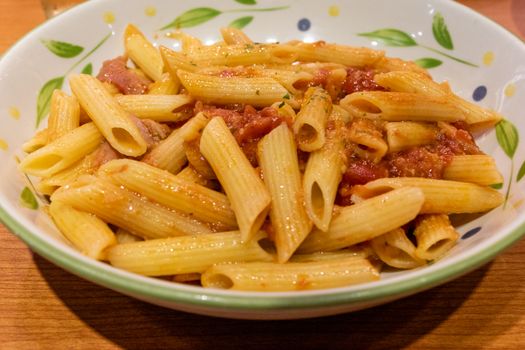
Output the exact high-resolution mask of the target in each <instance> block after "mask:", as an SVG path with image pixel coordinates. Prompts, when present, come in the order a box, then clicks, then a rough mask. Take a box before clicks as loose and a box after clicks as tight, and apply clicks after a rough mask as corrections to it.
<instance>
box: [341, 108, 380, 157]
mask: <svg viewBox="0 0 525 350" xmlns="http://www.w3.org/2000/svg"><path fill="white" fill-rule="evenodd" d="M346 138H347V139H348V140H349V141H351V142H353V143H355V145H356V146H357V147H355V149H354V152H355V153H356V154H357V155H358V156H359V157H360V158H362V159H367V160H370V161H372V162H374V163H377V162H379V161H380V160H381V159H382V158H383V156H384V155H385V154H386V152H387V151H388V145H387V143H386V141H385V140H384V139H383V133H382V130H381V129H379V128H378V127H376V126H375V125H374V123H373V122H372V121H371V120H368V119H365V118H355V119H354V121H353V122H352V123H351V124H350V127H349V128H348V134H347V137H346Z"/></svg>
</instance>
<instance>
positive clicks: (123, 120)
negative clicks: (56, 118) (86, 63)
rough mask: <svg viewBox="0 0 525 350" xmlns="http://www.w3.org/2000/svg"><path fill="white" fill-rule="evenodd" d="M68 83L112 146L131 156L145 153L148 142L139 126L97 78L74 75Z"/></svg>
mask: <svg viewBox="0 0 525 350" xmlns="http://www.w3.org/2000/svg"><path fill="white" fill-rule="evenodd" d="M69 83H70V85H71V90H72V91H73V93H74V94H75V96H76V97H77V99H78V101H79V102H80V105H81V106H82V108H83V109H84V110H85V111H86V112H87V113H88V114H89V117H90V118H91V119H92V120H93V122H94V123H95V124H96V125H97V127H98V128H99V130H100V132H101V133H102V134H103V135H104V137H105V138H106V140H108V142H109V143H110V144H111V146H113V148H115V149H116V150H117V151H119V152H120V153H122V154H124V155H126V156H131V157H138V156H140V155H142V154H144V153H145V152H146V150H147V148H148V145H147V143H146V141H145V140H144V137H143V136H142V134H141V133H140V130H139V128H138V127H137V125H136V124H135V123H134V122H133V121H132V120H131V118H130V116H129V113H127V112H126V111H124V110H123V109H122V108H121V107H120V106H119V104H118V103H117V102H116V101H115V99H114V98H113V96H111V95H110V94H109V93H108V92H107V90H106V89H104V87H103V85H102V83H101V82H100V81H99V80H98V79H97V78H95V77H92V76H90V75H86V74H79V75H73V76H71V78H70V79H69Z"/></svg>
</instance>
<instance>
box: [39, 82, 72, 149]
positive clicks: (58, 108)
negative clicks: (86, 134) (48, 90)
mask: <svg viewBox="0 0 525 350" xmlns="http://www.w3.org/2000/svg"><path fill="white" fill-rule="evenodd" d="M79 121H80V105H79V104H78V101H77V99H76V98H75V97H74V96H68V95H67V94H66V93H65V92H63V91H61V90H55V91H53V95H51V108H50V111H49V118H48V122H47V143H49V142H53V141H54V140H56V139H58V138H60V137H62V136H64V135H65V134H67V133H68V132H70V131H71V130H73V129H75V128H78V126H79Z"/></svg>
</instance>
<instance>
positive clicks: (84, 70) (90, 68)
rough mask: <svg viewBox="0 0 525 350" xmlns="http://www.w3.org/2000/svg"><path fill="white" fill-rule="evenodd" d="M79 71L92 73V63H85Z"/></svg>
mask: <svg viewBox="0 0 525 350" xmlns="http://www.w3.org/2000/svg"><path fill="white" fill-rule="evenodd" d="M80 73H82V74H89V75H91V74H93V65H92V64H91V63H88V64H86V66H85V67H84V68H82V71H81V72H80Z"/></svg>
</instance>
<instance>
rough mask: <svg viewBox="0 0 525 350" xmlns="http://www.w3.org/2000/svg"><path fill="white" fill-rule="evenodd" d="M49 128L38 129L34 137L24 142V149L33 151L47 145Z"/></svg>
mask: <svg viewBox="0 0 525 350" xmlns="http://www.w3.org/2000/svg"><path fill="white" fill-rule="evenodd" d="M48 132H49V131H48V130H47V129H42V130H40V131H37V132H36V134H34V135H33V137H32V138H30V139H29V140H27V141H26V142H24V143H23V144H22V151H24V152H26V153H33V152H34V151H36V150H37V149H40V148H42V147H44V146H45V145H47V134H48Z"/></svg>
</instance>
